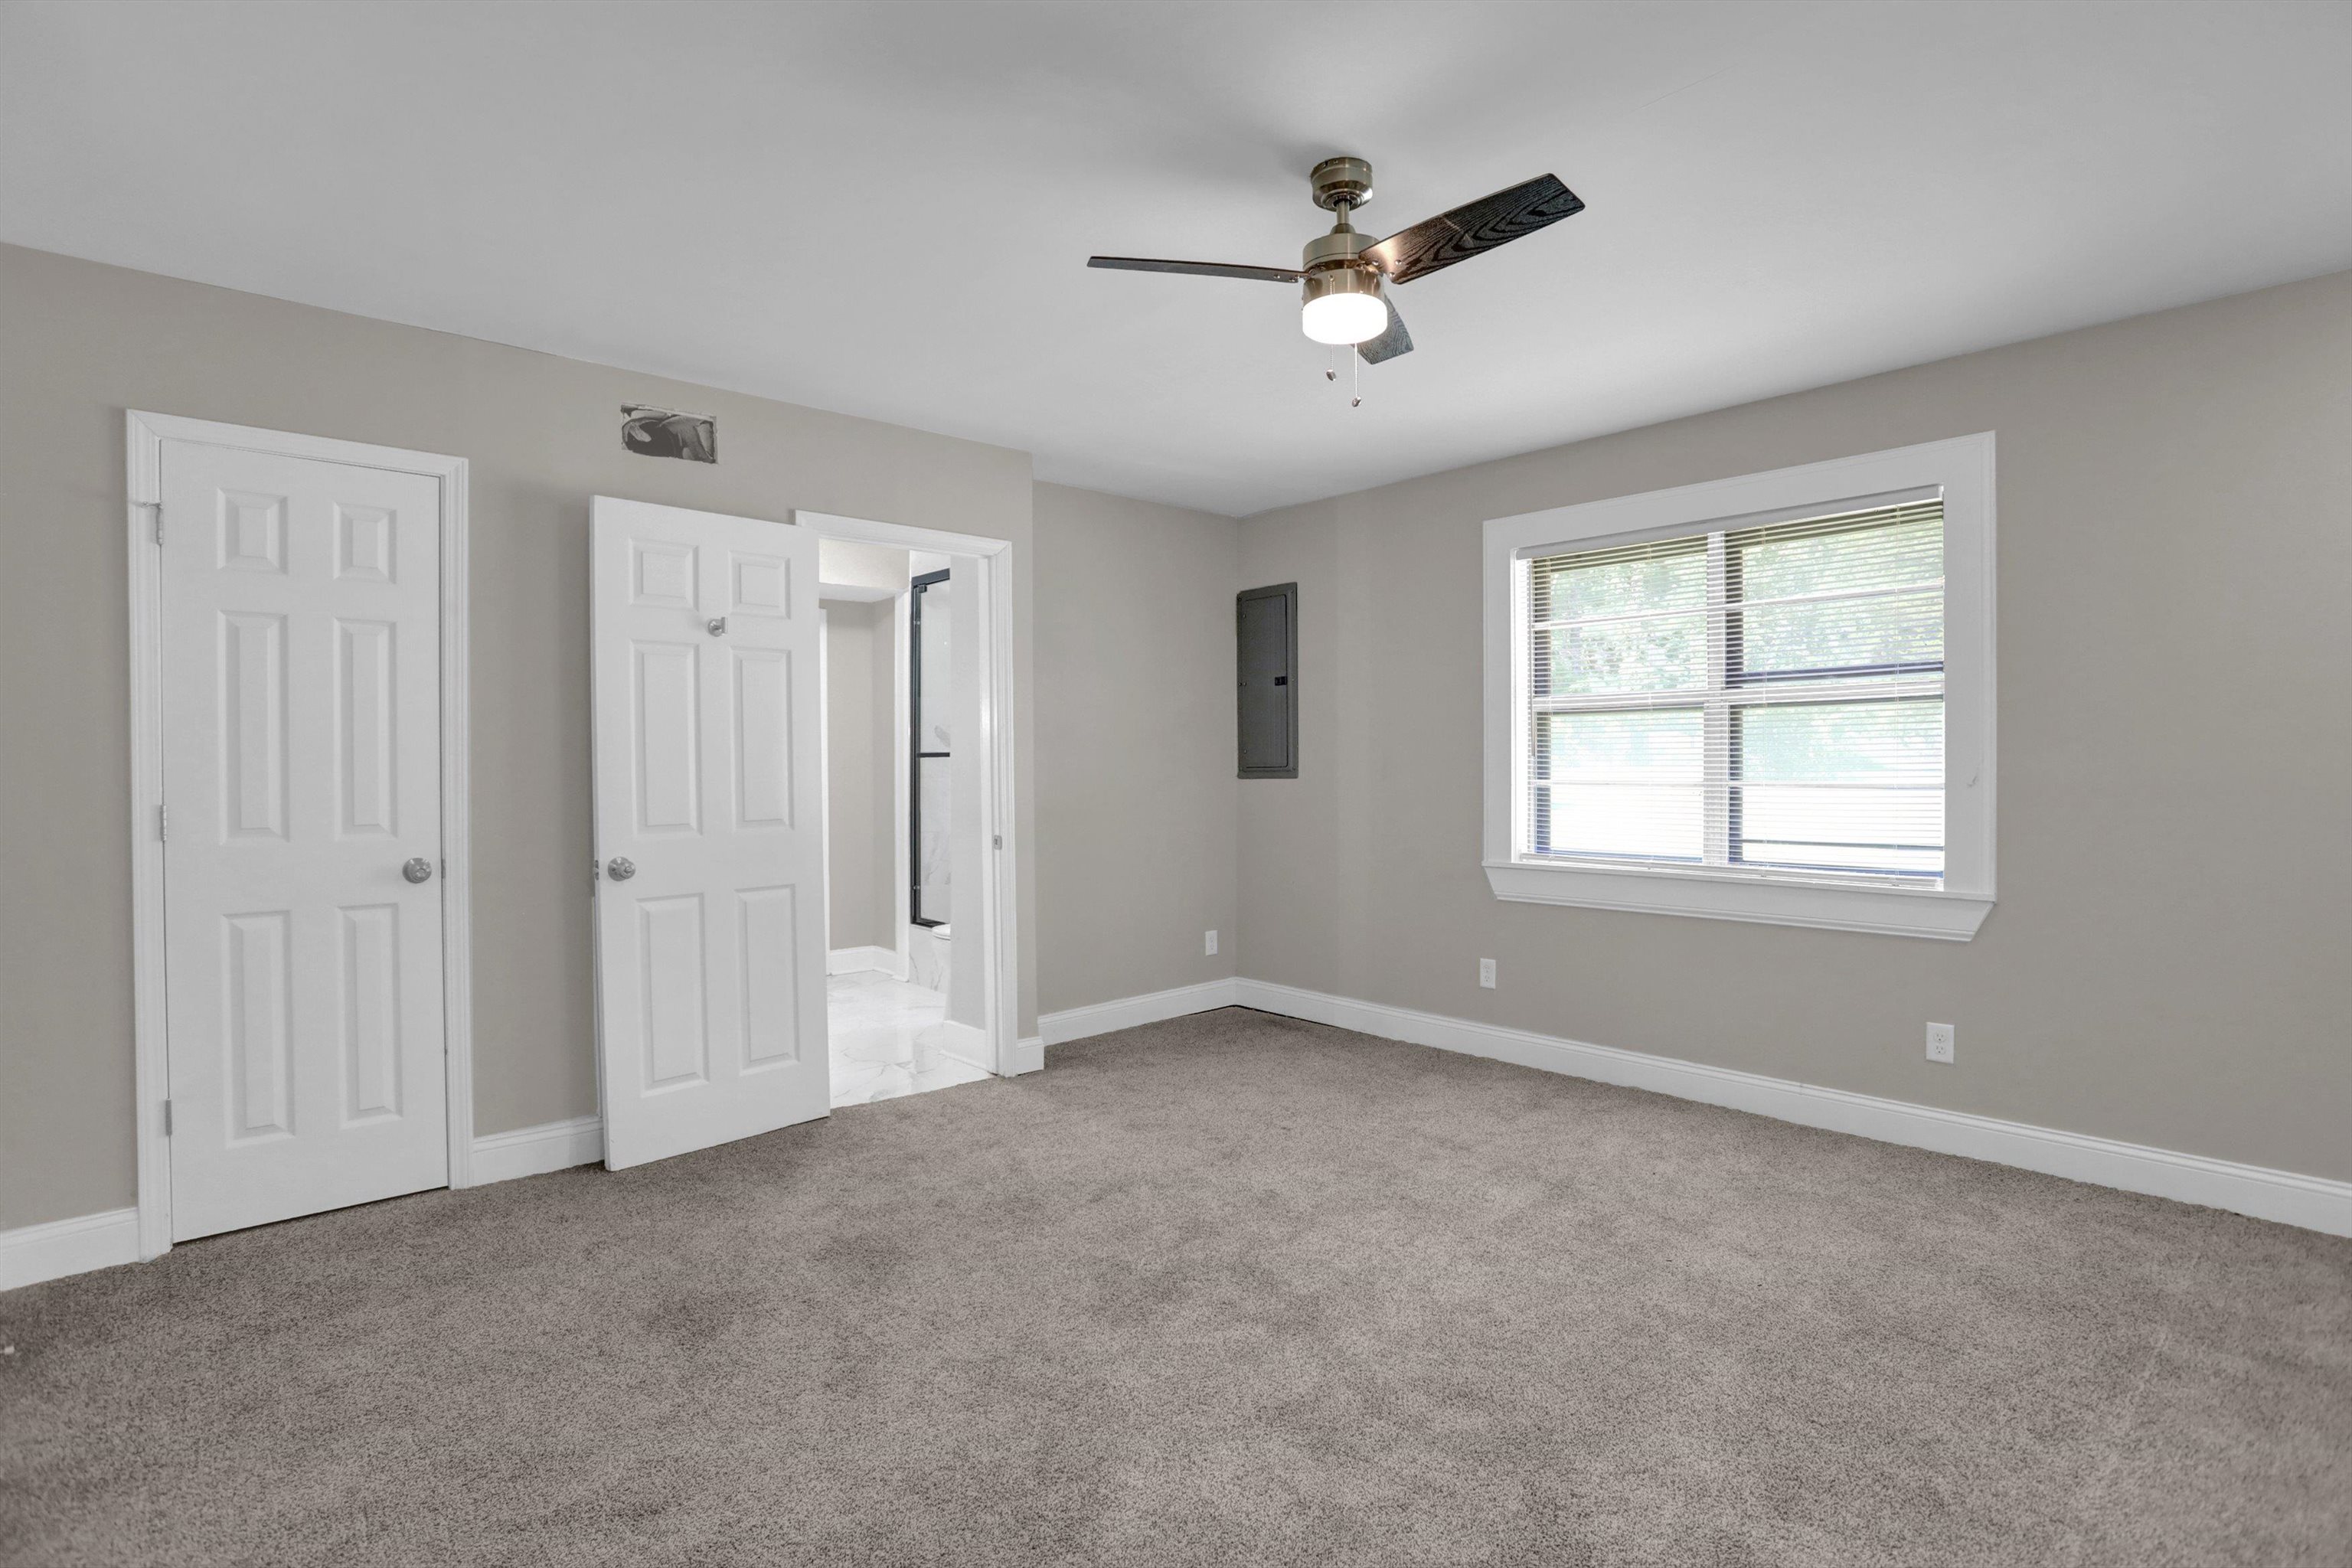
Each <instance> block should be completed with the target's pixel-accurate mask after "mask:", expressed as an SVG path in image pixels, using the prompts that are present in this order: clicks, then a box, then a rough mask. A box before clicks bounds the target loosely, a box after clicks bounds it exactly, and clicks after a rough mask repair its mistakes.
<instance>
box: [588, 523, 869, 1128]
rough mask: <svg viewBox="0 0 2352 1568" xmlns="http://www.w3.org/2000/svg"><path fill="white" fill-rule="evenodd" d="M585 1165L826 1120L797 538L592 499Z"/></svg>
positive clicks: (812, 593) (814, 807) (815, 833)
mask: <svg viewBox="0 0 2352 1568" xmlns="http://www.w3.org/2000/svg"><path fill="white" fill-rule="evenodd" d="M593 536H594V543H593V551H594V569H593V576H594V588H593V595H594V624H593V634H592V635H593V645H594V646H593V661H594V666H593V683H594V715H595V741H594V749H595V779H596V857H597V859H598V861H599V862H600V864H601V868H602V875H601V877H600V879H599V880H598V884H597V895H596V901H597V910H596V960H597V1033H598V1043H597V1051H598V1063H599V1071H600V1076H601V1078H602V1080H603V1084H604V1163H605V1164H607V1165H609V1166H611V1167H613V1168H614V1169H615V1170H618V1169H620V1168H621V1167H623V1166H625V1165H635V1164H641V1163H644V1162H646V1161H647V1160H658V1159H663V1158H665V1157H667V1156H668V1155H671V1154H681V1153H684V1152H687V1151H688V1150H691V1149H703V1148H708V1147H709V1146H710V1145H712V1144H715V1143H724V1142H728V1141H730V1140H731V1139H736V1138H746V1137H749V1136H751V1134H753V1133H756V1132H767V1131H772V1130H774V1129H776V1128H779V1127H783V1126H788V1125H790V1124H791V1123H793V1122H795V1121H807V1120H809V1119H810V1118H812V1117H817V1116H823V1115H824V1114H825V1111H826V1109H827V1105H828V1101H829V1098H830V1097H829V1094H828V1086H827V1082H826V1070H827V1053H826V1048H825V1016H824V904H823V901H822V900H823V897H824V819H823V810H822V806H821V805H820V803H819V774H818V767H819V760H818V759H819V754H820V752H819V734H818V724H819V722H820V720H819V713H820V709H819V706H818V697H817V685H816V679H817V658H818V647H819V640H818V628H817V607H816V582H817V561H816V536H815V535H814V534H813V533H810V532H807V531H803V530H802V529H799V528H795V527H793V526H791V525H789V524H785V523H775V522H761V521H754V520H752V519H750V518H740V517H722V516H719V515H718V514H715V513H712V512H702V511H688V510H682V509H680V508H677V507H665V506H652V505H648V504H646V503H644V502H641V501H628V500H613V499H611V498H610V497H606V496H598V497H597V498H596V500H595V507H594V513H593Z"/></svg>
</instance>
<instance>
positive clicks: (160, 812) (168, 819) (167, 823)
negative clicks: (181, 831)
mask: <svg viewBox="0 0 2352 1568" xmlns="http://www.w3.org/2000/svg"><path fill="white" fill-rule="evenodd" d="M155 837H156V838H157V840H159V841H161V840H164V839H168V838H170V837H172V808H171V807H170V806H168V805H159V806H157V807H156V808H155Z"/></svg>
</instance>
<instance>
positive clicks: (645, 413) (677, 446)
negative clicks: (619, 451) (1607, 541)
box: [621, 403, 719, 463]
mask: <svg viewBox="0 0 2352 1568" xmlns="http://www.w3.org/2000/svg"><path fill="white" fill-rule="evenodd" d="M621 445H622V446H623V447H626V448H627V449H628V450H630V451H632V452H635V453H637V454H639V455H640V456H642V457H647V458H685V459H686V460H687V461H688V462H689V463H715V462H717V461H718V460H719V420H718V419H717V417H716V416H712V415H709V414H680V413H678V412H677V411H676V410H674V409H669V408H655V407H651V406H649V405H646V404H643V403H624V404H622V405H621Z"/></svg>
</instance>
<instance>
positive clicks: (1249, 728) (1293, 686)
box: [1234, 583, 1298, 779]
mask: <svg viewBox="0 0 2352 1568" xmlns="http://www.w3.org/2000/svg"><path fill="white" fill-rule="evenodd" d="M1234 641H1235V648H1234V652H1235V656H1236V657H1235V659H1234V664H1235V667H1236V668H1237V669H1238V671H1239V674H1240V688H1241V690H1240V700H1239V703H1238V706H1239V708H1240V710H1241V712H1240V728H1241V769H1240V772H1241V776H1242V777H1243V778H1245V779H1295V778H1297V776H1298V681H1297V668H1298V584H1296V583H1283V584H1277V585H1276V586H1274V587H1271V588H1252V589H1250V590H1249V591H1248V592H1246V593H1244V594H1239V595H1235V596H1234Z"/></svg>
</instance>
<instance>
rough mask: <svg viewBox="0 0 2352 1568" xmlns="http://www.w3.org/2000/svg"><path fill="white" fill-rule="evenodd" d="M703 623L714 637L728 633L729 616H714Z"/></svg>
mask: <svg viewBox="0 0 2352 1568" xmlns="http://www.w3.org/2000/svg"><path fill="white" fill-rule="evenodd" d="M702 624H703V626H704V628H705V629H707V630H708V631H709V633H710V635H711V636H712V637H725V636H726V635H727V617H726V616H713V617H712V618H711V619H709V620H707V621H705V622H703V623H702Z"/></svg>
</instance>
